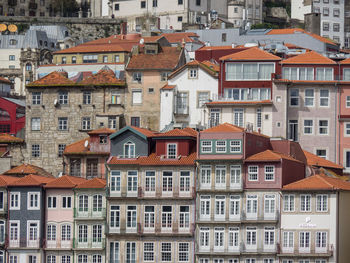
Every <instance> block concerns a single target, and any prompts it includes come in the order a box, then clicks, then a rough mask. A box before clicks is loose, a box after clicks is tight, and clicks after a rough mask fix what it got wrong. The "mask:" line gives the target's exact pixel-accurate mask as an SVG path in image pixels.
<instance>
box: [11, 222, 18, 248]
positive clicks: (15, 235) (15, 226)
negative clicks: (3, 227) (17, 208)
mask: <svg viewBox="0 0 350 263" xmlns="http://www.w3.org/2000/svg"><path fill="white" fill-rule="evenodd" d="M19 228H20V225H19V221H17V222H13V221H10V243H11V241H19V230H20V229H19Z"/></svg>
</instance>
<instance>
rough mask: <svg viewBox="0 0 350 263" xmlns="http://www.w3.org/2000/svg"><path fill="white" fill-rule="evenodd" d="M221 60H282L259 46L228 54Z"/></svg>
mask: <svg viewBox="0 0 350 263" xmlns="http://www.w3.org/2000/svg"><path fill="white" fill-rule="evenodd" d="M220 60H237V61H242V60H249V61H266V60H274V61H277V60H281V58H280V57H278V56H275V55H272V54H271V53H269V52H266V51H264V50H261V49H260V48H258V47H252V48H249V49H246V50H243V51H240V52H236V53H233V54H230V55H227V56H223V57H221V58H220Z"/></svg>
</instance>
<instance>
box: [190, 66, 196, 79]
mask: <svg viewBox="0 0 350 263" xmlns="http://www.w3.org/2000/svg"><path fill="white" fill-rule="evenodd" d="M188 78H190V79H196V78H198V70H197V69H196V68H191V69H189V70H188Z"/></svg>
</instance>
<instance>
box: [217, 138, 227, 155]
mask: <svg viewBox="0 0 350 263" xmlns="http://www.w3.org/2000/svg"><path fill="white" fill-rule="evenodd" d="M226 150H227V149H226V141H225V140H217V141H216V142H215V152H216V153H226Z"/></svg>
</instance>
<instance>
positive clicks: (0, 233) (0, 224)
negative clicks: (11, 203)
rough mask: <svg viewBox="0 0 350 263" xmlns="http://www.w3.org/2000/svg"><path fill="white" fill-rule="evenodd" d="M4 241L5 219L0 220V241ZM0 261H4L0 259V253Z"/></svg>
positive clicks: (1, 262) (2, 262)
mask: <svg viewBox="0 0 350 263" xmlns="http://www.w3.org/2000/svg"><path fill="white" fill-rule="evenodd" d="M4 242H5V221H0V243H2V244H3V243H4ZM0 263H4V261H1V254H0Z"/></svg>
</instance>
